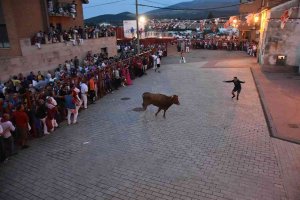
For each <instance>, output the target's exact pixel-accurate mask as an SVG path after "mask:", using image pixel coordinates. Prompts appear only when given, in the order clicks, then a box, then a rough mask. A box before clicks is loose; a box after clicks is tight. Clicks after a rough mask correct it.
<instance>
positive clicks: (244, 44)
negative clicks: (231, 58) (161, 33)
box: [177, 38, 257, 57]
mask: <svg viewBox="0 0 300 200" xmlns="http://www.w3.org/2000/svg"><path fill="white" fill-rule="evenodd" d="M190 46H191V47H192V48H194V49H210V50H228V51H245V52H247V53H248V54H249V55H250V56H254V57H256V54H257V43H256V42H255V41H252V42H249V41H248V40H239V39H229V40H228V39H216V38H213V39H197V40H193V39H187V40H179V41H178V43H177V49H178V52H180V51H181V50H184V51H186V52H187V49H188V50H189V47H190Z"/></svg>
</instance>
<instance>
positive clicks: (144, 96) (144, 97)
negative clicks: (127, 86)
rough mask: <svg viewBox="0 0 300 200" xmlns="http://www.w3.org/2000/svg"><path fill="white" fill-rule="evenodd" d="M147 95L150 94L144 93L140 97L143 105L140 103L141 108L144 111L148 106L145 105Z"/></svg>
mask: <svg viewBox="0 0 300 200" xmlns="http://www.w3.org/2000/svg"><path fill="white" fill-rule="evenodd" d="M148 94H150V93H149V92H145V93H143V95H142V97H143V103H142V106H143V109H144V110H146V109H147V106H148V105H147V103H146V102H147V100H146V99H147V95H148Z"/></svg>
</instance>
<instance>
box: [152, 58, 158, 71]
mask: <svg viewBox="0 0 300 200" xmlns="http://www.w3.org/2000/svg"><path fill="white" fill-rule="evenodd" d="M152 58H153V69H155V70H156V68H157V66H156V59H157V56H156V55H155V54H153V55H152Z"/></svg>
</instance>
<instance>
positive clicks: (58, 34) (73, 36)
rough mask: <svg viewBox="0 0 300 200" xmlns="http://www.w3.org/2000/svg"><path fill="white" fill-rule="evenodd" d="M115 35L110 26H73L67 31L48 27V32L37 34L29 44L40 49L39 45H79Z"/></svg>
mask: <svg viewBox="0 0 300 200" xmlns="http://www.w3.org/2000/svg"><path fill="white" fill-rule="evenodd" d="M114 35H115V30H114V28H113V27H111V26H85V27H81V26H78V27H77V26H75V27H71V28H69V30H62V29H61V28H59V27H54V26H52V25H51V26H50V28H49V31H48V32H47V33H46V32H43V31H39V32H37V33H36V34H35V35H34V36H33V37H32V38H31V44H32V45H36V46H37V47H38V48H41V44H47V43H58V42H65V43H68V42H71V43H72V44H73V45H80V44H82V43H83V40H84V39H94V38H99V37H110V36H114Z"/></svg>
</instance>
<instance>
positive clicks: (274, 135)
mask: <svg viewBox="0 0 300 200" xmlns="http://www.w3.org/2000/svg"><path fill="white" fill-rule="evenodd" d="M250 71H251V74H252V78H253V80H254V83H255V87H256V90H257V93H258V96H259V100H260V104H261V107H262V109H263V112H264V116H265V120H266V123H267V126H268V130H269V135H270V137H272V138H276V139H279V140H283V141H286V142H291V143H294V144H299V145H300V141H295V140H291V139H288V138H284V137H280V136H278V131H277V129H276V126H275V124H274V122H273V120H272V116H271V114H270V111H269V109H268V106H267V103H266V101H265V98H264V93H263V91H262V89H261V87H260V84H259V81H258V80H257V78H255V75H254V72H253V69H252V67H250Z"/></svg>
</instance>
